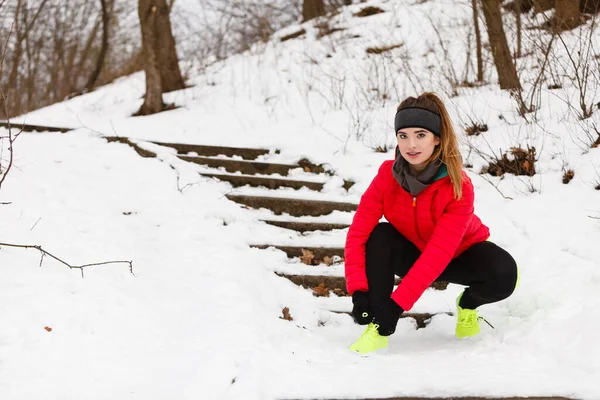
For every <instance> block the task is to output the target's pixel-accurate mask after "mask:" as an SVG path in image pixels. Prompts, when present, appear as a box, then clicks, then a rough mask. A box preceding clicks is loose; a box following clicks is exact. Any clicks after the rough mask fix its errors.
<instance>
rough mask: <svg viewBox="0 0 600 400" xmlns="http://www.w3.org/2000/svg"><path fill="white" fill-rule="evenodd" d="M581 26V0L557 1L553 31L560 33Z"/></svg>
mask: <svg viewBox="0 0 600 400" xmlns="http://www.w3.org/2000/svg"><path fill="white" fill-rule="evenodd" d="M579 24H580V18H579V0H556V7H555V9H554V18H553V19H552V29H553V30H554V32H555V33H560V32H562V31H566V30H569V29H573V28H575V27H577V26H579Z"/></svg>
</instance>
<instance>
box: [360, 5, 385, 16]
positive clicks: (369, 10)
mask: <svg viewBox="0 0 600 400" xmlns="http://www.w3.org/2000/svg"><path fill="white" fill-rule="evenodd" d="M383 12H385V11H383V10H382V9H381V8H379V7H372V6H369V7H365V8H363V9H362V10H360V11H359V12H357V13H356V14H354V16H355V17H359V18H364V17H369V16H371V15H375V14H381V13H383Z"/></svg>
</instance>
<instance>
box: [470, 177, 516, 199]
mask: <svg viewBox="0 0 600 400" xmlns="http://www.w3.org/2000/svg"><path fill="white" fill-rule="evenodd" d="M477 176H479V177H481V178H482V179H483V180H485V181H486V182H487V183H489V184H490V185H492V186H493V187H494V189H496V190H497V191H498V193H500V196H502V197H504V199H505V200H514V199H513V198H512V197H509V196H505V195H504V193H502V192H501V191H500V189H498V186H497V185H494V183H493V182H492V181H491V180H490V179H488V178H487V177H486V176H484V175H483V174H477Z"/></svg>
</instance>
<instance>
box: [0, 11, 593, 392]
mask: <svg viewBox="0 0 600 400" xmlns="http://www.w3.org/2000/svg"><path fill="white" fill-rule="evenodd" d="M442 4H444V3H443V2H442V1H438V0H435V1H430V2H426V3H418V2H417V3H415V4H408V3H399V2H381V1H370V2H368V3H365V4H363V5H353V6H350V7H347V8H345V9H344V10H343V11H342V12H341V13H340V14H339V15H337V16H336V17H334V19H333V20H332V21H333V22H332V25H336V26H338V25H339V26H340V27H345V28H347V30H346V31H340V32H335V33H333V34H332V35H331V36H327V37H325V38H322V39H320V40H318V39H317V38H316V36H315V35H316V28H314V27H313V26H312V25H311V23H305V24H303V25H302V26H303V27H304V28H305V29H306V30H307V34H306V35H305V37H304V38H299V39H294V40H290V41H286V42H282V43H280V42H279V41H278V40H273V41H272V42H270V43H269V44H267V45H260V46H257V48H254V49H252V51H250V52H248V53H247V54H243V55H237V56H233V57H230V58H229V59H228V60H226V61H225V62H223V63H220V64H217V65H215V66H213V67H211V68H209V69H208V70H207V71H206V72H205V73H202V74H201V73H199V72H198V73H196V74H192V75H191V81H190V83H191V84H193V85H194V86H192V87H190V88H188V89H185V90H181V91H178V92H174V93H170V94H168V95H166V96H165V100H166V101H168V102H174V103H175V104H176V105H178V106H179V108H178V109H176V110H173V111H169V112H165V113H161V114H157V115H153V116H149V117H136V118H132V117H130V115H131V114H132V113H133V112H135V111H136V110H137V109H138V108H139V106H140V104H141V102H142V96H143V91H144V75H143V73H138V74H134V75H132V76H129V77H126V78H123V79H120V80H119V81H117V82H114V83H112V84H110V85H107V86H105V87H103V88H100V89H99V90H97V91H95V92H93V93H89V94H86V95H83V96H79V97H76V98H72V99H70V100H67V101H64V102H62V103H58V104H55V105H52V106H49V107H46V108H44V109H41V110H38V111H35V112H32V113H30V114H28V115H26V116H21V117H18V118H15V121H24V122H26V123H30V124H45V125H50V126H66V127H72V128H74V130H72V131H70V132H68V133H66V134H58V133H32V134H29V133H23V134H21V136H20V137H19V138H18V140H17V141H16V143H15V146H14V151H15V167H14V169H13V170H12V171H11V172H10V174H9V175H8V177H7V180H6V181H5V182H4V184H3V186H2V188H1V190H0V202H10V204H7V205H1V206H0V242H6V243H19V244H32V245H33V244H35V245H41V246H42V247H43V248H44V249H45V250H47V251H49V252H50V253H52V254H53V255H56V256H57V257H59V258H61V259H63V260H64V261H66V262H68V263H71V264H86V263H95V262H102V261H111V260H125V261H130V260H131V261H133V274H131V273H130V271H129V267H128V265H127V264H126V263H124V264H113V265H103V266H96V267H89V268H86V269H85V270H84V278H83V279H82V277H81V273H80V271H79V270H69V268H67V267H66V266H65V265H62V264H60V263H59V262H57V261H56V260H52V259H50V258H48V257H46V258H44V259H43V262H42V265H41V266H40V254H39V252H37V251H36V250H34V249H17V248H11V247H5V246H0V265H1V268H0V393H2V399H10V400H12V399H32V398H44V399H81V398H85V399H114V398H118V399H121V398H128V399H138V398H139V399H145V400H147V399H163V398H174V399H192V398H193V399H197V398H202V399H225V398H227V399H280V398H306V399H309V398H367V397H393V396H423V397H425V396H427V397H432V396H439V397H448V396H494V397H499V396H544V395H546V396H550V395H555V396H567V397H572V398H578V399H590V400H597V399H600V387H599V386H598V384H597V382H598V380H599V379H600V345H598V342H597V336H598V335H597V332H598V329H599V328H600V323H599V322H598V319H597V316H598V310H599V308H600V297H599V296H598V295H597V293H598V289H599V288H600V261H598V260H599V258H598V243H599V239H600V224H599V222H598V221H597V220H595V219H594V218H590V217H600V201H599V200H600V191H597V190H594V186H596V185H598V184H600V150H599V149H597V148H596V149H589V144H590V143H591V141H590V140H589V139H590V137H589V136H588V135H587V134H586V129H589V127H590V126H592V124H593V123H596V124H597V123H598V122H599V120H598V118H599V115H600V114H599V113H598V112H597V111H596V112H595V113H594V115H593V116H592V117H591V118H590V119H588V120H586V121H581V120H579V119H577V117H576V116H575V115H574V114H573V111H572V110H570V109H569V107H568V106H567V105H566V104H565V102H564V101H563V99H565V98H567V97H572V98H574V99H577V97H575V96H576V93H577V88H575V87H573V86H572V85H570V83H569V81H568V80H567V79H565V82H564V87H563V89H561V90H559V91H550V90H545V89H544V90H542V92H541V95H540V108H539V110H538V111H537V113H536V117H537V119H536V120H533V119H532V116H530V117H529V121H525V120H524V119H522V118H521V117H519V116H518V115H517V113H516V106H515V103H514V100H512V99H511V98H510V96H509V95H508V94H507V93H505V92H502V91H500V90H499V88H498V87H497V85H493V84H490V85H486V86H483V87H481V88H477V89H474V88H460V89H459V94H458V96H455V97H450V96H449V94H451V91H452V89H451V88H450V87H449V84H448V82H447V81H446V79H445V78H444V76H446V75H445V71H446V70H445V68H447V64H446V63H445V61H443V59H444V54H443V50H442V49H441V47H440V44H439V40H438V38H437V36H436V34H435V32H434V31H433V30H432V28H431V22H430V19H431V20H433V21H440V22H441V23H440V24H439V26H438V29H440V32H441V34H442V35H443V37H444V38H445V40H446V42H447V43H446V45H447V46H448V47H447V50H448V53H449V54H451V55H452V56H453V57H457V60H456V61H455V65H456V73H457V75H458V76H461V77H462V76H463V75H464V71H463V70H462V69H463V66H464V55H465V54H466V51H465V48H464V46H465V44H464V42H465V40H464V37H466V35H467V33H466V32H467V31H468V29H469V26H468V24H467V22H468V21H469V19H470V15H471V14H470V9H469V8H468V4H467V2H463V3H460V4H457V6H456V7H455V8H453V9H452V10H453V11H452V12H451V13H449V12H447V10H448V7H445V8H443V9H442V7H440V5H442ZM364 5H377V6H380V7H381V8H383V9H385V10H386V11H387V13H384V14H379V15H376V16H372V17H368V18H355V17H352V14H353V13H354V12H356V11H357V10H358V9H360V8H361V7H363V6H364ZM406 15H408V16H409V17H406ZM414 21H419V23H415V22H414ZM461 21H463V22H464V23H461ZM465 21H467V22H465ZM398 25H400V28H398ZM296 28H298V26H296V27H290V28H288V29H285V30H283V31H281V32H278V33H277V34H276V36H277V35H279V36H284V35H285V34H288V33H290V32H291V31H293V30H294V29H296ZM357 33H358V34H360V35H361V38H357V39H351V38H350V37H351V36H352V35H353V34H357ZM578 34H579V33H577V32H575V33H573V35H578ZM279 36H277V37H279ZM597 39H598V36H597V35H596V36H595V40H596V41H597ZM396 41H402V42H403V43H404V46H402V47H401V48H399V49H397V50H396V51H397V53H393V54H394V55H395V56H397V57H388V58H385V57H384V58H383V61H382V57H380V58H377V57H376V56H370V55H366V53H365V52H364V49H365V48H366V47H367V46H372V45H378V46H379V45H389V44H393V43H395V42H396ZM527 46H533V45H532V44H531V43H530V41H526V42H525V44H524V47H525V48H527ZM430 50H431V51H430ZM328 54H329V55H330V56H331V57H327V55H328ZM403 55H404V56H409V62H410V63H412V64H410V66H411V67H410V68H408V67H406V65H407V64H398V62H399V61H398V60H402V59H403V58H402V56H403ZM311 60H313V61H311ZM315 62H316V63H315ZM377 68H380V69H377ZM386 68H387V69H386ZM394 68H395V70H394ZM377 71H379V72H381V74H380V75H376V74H375V72H377ZM392 71H396V73H394V74H392V76H393V79H392V78H389V76H390V74H391V72H392ZM398 71H400V72H398ZM384 72H385V73H388V74H387V76H388V78H389V79H388V80H386V79H384V76H386V74H385V73H384ZM446 72H447V71H446ZM471 73H472V72H471ZM488 74H489V75H490V76H489V77H488V78H487V79H489V80H492V81H494V79H495V78H494V77H493V75H494V74H493V73H492V72H491V69H489V70H488ZM523 74H524V76H534V75H535V74H534V73H533V72H529V70H525V72H523ZM527 74H530V75H527ZM390 79H391V80H390ZM524 79H525V78H524ZM526 79H529V78H526ZM528 82H530V81H528ZM591 84H592V85H593V88H591V89H590V91H591V92H593V91H594V90H597V88H598V82H597V81H595V80H594V81H592V82H591ZM524 86H525V90H526V91H527V90H530V86H528V84H525V85H524ZM369 88H375V89H377V90H379V92H376V91H370V90H369ZM421 89H427V90H437V91H439V92H440V93H441V94H442V96H443V97H444V98H445V100H446V101H447V104H448V107H449V110H450V112H451V115H452V117H453V119H454V122H455V126H456V129H457V132H459V135H460V140H461V152H462V155H463V158H464V159H465V161H466V162H468V163H470V164H471V165H473V167H472V168H470V169H468V173H469V175H470V177H471V179H472V181H473V183H474V185H475V189H476V204H475V207H476V213H477V215H478V216H480V217H481V218H482V220H483V221H484V223H485V224H486V225H488V226H489V227H490V228H491V231H492V237H491V239H492V240H493V241H494V242H495V243H497V244H498V245H500V246H502V247H503V248H505V249H506V250H508V251H509V252H510V253H511V254H512V255H513V256H514V257H515V259H516V260H517V261H518V264H519V266H520V271H521V285H520V288H519V289H518V290H517V291H516V292H515V293H514V294H513V295H512V296H511V297H510V298H509V299H507V300H505V301H502V302H499V303H495V304H491V305H486V306H483V307H482V308H481V312H482V314H483V315H484V316H485V317H486V319H487V320H489V321H490V322H491V323H492V324H493V325H494V327H495V329H494V330H492V329H491V328H489V327H487V325H485V324H484V325H483V327H482V334H481V335H479V336H478V337H475V338H472V339H471V340H463V341H459V340H457V339H455V337H454V324H455V321H454V319H453V317H452V316H449V315H445V314H440V315H436V316H435V317H433V319H432V321H431V323H430V324H429V325H428V326H427V328H425V329H419V330H416V329H415V326H414V322H413V321H412V320H410V319H401V321H400V322H399V324H398V329H397V332H396V334H394V335H393V336H392V337H391V339H390V346H389V348H388V349H387V350H385V351H384V352H382V353H381V354H373V355H371V356H369V357H360V356H357V355H355V354H352V353H350V351H349V350H348V346H349V345H350V344H351V343H352V342H353V341H354V340H355V339H356V338H358V336H359V335H360V333H361V332H362V327H360V326H358V325H356V324H354V322H353V321H352V320H351V318H350V316H348V315H346V314H339V313H333V312H332V311H349V310H350V309H351V303H350V299H349V298H341V297H336V296H331V297H330V298H316V297H314V296H312V294H311V293H310V291H308V290H305V289H302V288H301V287H298V286H297V285H295V284H293V283H292V282H290V281H288V280H286V279H284V278H280V277H277V276H276V275H275V274H274V272H275V271H276V272H285V273H307V274H310V273H313V274H327V275H333V276H342V275H343V266H342V265H335V266H332V267H325V266H319V267H308V266H305V265H303V264H300V263H299V262H298V261H297V260H296V261H293V260H288V259H287V257H286V256H285V254H284V253H283V252H281V251H278V250H275V249H273V248H272V249H267V250H259V249H255V248H251V247H250V245H253V244H263V243H268V244H280V245H294V246H299V245H313V246H317V245H319V246H335V247H341V246H343V244H344V240H345V232H346V231H345V230H336V231H332V232H315V233H309V234H304V235H302V234H299V233H294V232H291V231H284V230H281V229H280V228H277V227H274V226H271V225H267V224H266V223H264V222H261V221H260V220H261V219H275V220H302V221H316V220H318V221H324V222H335V223H350V222H351V219H352V214H351V213H342V212H336V213H333V214H332V215H330V216H326V217H320V218H317V217H302V218H292V217H287V216H273V215H272V214H271V213H270V212H268V211H266V210H248V209H244V208H242V207H240V206H239V205H238V204H236V203H233V202H231V201H229V200H227V198H226V197H225V195H227V194H254V195H264V196H277V197H297V198H305V199H321V200H323V199H327V200H331V201H344V202H350V203H358V202H359V201H360V196H361V195H362V193H363V192H364V190H365V189H366V187H367V186H368V184H369V183H370V181H371V179H372V178H373V176H374V175H375V173H376V172H377V169H378V167H379V165H380V164H381V163H382V162H383V161H384V160H387V159H390V158H392V157H393V150H392V149H393V143H394V137H393V133H392V129H391V126H392V121H393V114H394V110H395V107H396V105H397V102H398V101H399V100H400V99H402V98H404V97H405V96H407V95H412V94H414V93H415V90H416V91H419V90H421ZM384 90H385V91H389V92H388V95H389V99H387V100H386V99H383V98H382V97H381V95H380V94H381V92H382V91H384ZM377 93H379V94H377ZM565 96H566V97H565ZM575 104H577V101H575ZM500 116H502V118H500ZM471 119H472V120H475V121H480V122H483V123H486V124H488V127H489V130H488V131H487V132H484V133H483V134H481V135H479V136H476V137H466V136H465V135H464V133H463V132H464V130H463V128H464V127H465V126H466V125H467V124H468V123H469V122H470V120H471ZM592 132H593V131H592ZM6 133H7V131H6V130H1V131H0V134H2V135H6ZM104 135H106V136H115V135H118V136H125V137H130V138H131V139H132V140H134V141H135V142H136V143H139V144H140V146H142V147H144V148H147V149H149V150H152V151H156V152H157V153H158V157H157V158H141V157H139V156H138V155H137V154H136V153H135V151H134V150H133V149H131V148H130V147H129V146H127V145H124V144H119V143H108V142H107V141H106V140H104V139H102V138H101V136H104ZM150 140H152V141H162V142H185V143H198V144H208V145H221V146H233V147H245V146H246V147H253V148H265V149H269V150H270V153H269V154H267V155H265V156H263V157H261V160H262V161H265V162H274V163H284V164H289V163H294V162H297V161H298V160H300V159H302V158H308V159H310V160H311V161H312V162H313V163H316V164H319V163H324V164H326V165H327V166H328V168H330V169H331V170H332V171H334V172H335V176H329V175H325V174H321V175H311V174H308V173H306V172H303V171H301V170H295V171H293V172H292V174H291V175H290V176H289V177H287V178H289V179H302V180H305V179H306V180H311V181H317V182H325V183H326V186H325V189H324V190H323V191H322V192H321V193H314V192H311V191H309V190H306V189H301V190H297V191H296V190H291V189H279V190H274V191H269V190H266V189H256V188H248V187H242V188H232V187H231V185H229V184H228V183H225V182H219V181H216V180H213V179H211V178H206V177H202V176H200V175H199V173H200V172H208V171H209V169H207V168H205V167H202V166H200V165H196V164H192V163H187V162H184V161H182V160H179V159H177V157H176V156H175V152H174V151H173V150H172V149H168V148H164V147H159V146H155V145H152V144H149V143H147V141H150ZM379 145H382V146H384V145H386V146H387V148H391V149H390V150H388V151H387V152H386V153H377V152H375V151H374V148H376V147H377V146H379ZM472 145H474V146H478V147H479V148H480V149H481V150H482V154H480V155H479V154H477V153H475V152H473V151H470V150H469V146H472ZM517 145H518V146H522V147H526V146H527V145H530V146H535V147H536V150H537V155H538V157H539V161H538V162H537V163H536V169H537V171H538V173H537V174H536V175H534V176H533V177H515V176H510V175H507V176H505V177H504V178H498V177H491V176H489V175H479V172H480V170H481V168H482V167H483V166H485V165H487V162H488V159H489V157H490V156H491V155H492V154H496V155H499V154H500V153H499V151H500V149H502V151H506V150H507V149H508V148H510V147H512V146H517ZM276 149H278V150H280V152H279V153H276V152H275V150H276ZM6 154H7V153H6V149H5V150H4V153H3V157H6ZM565 168H572V169H573V170H574V171H575V178H574V179H573V180H572V181H571V182H570V183H569V184H568V185H564V184H562V183H561V179H562V174H563V170H564V169H565ZM343 179H347V180H353V181H355V182H356V184H355V185H354V186H353V187H352V188H351V189H350V190H349V191H346V190H345V189H343V188H342V185H343ZM311 271H312V272H311ZM461 290H462V287H460V286H458V285H450V286H449V288H448V289H447V290H446V291H435V290H428V291H427V292H426V293H425V294H424V296H423V297H422V298H421V299H420V300H419V302H418V303H417V304H416V305H415V307H414V309H413V310H411V312H430V313H444V312H448V311H452V310H453V307H454V301H455V299H456V296H457V295H458V294H459V293H460V291H461ZM283 307H289V309H290V313H291V315H292V317H293V318H294V320H293V321H285V320H283V319H280V318H279V317H280V316H281V315H282V314H281V311H282V309H283ZM45 327H49V328H52V330H51V331H50V332H48V331H47V330H46V329H44V328H45Z"/></svg>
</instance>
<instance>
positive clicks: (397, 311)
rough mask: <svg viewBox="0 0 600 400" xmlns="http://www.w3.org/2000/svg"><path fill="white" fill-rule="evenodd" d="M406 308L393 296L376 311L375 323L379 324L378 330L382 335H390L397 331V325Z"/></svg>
mask: <svg viewBox="0 0 600 400" xmlns="http://www.w3.org/2000/svg"><path fill="white" fill-rule="evenodd" d="M403 312H404V310H403V309H402V307H400V306H399V305H398V303H396V302H395V301H394V300H393V299H392V298H391V297H390V298H389V299H387V300H386V302H385V303H383V304H382V305H381V307H379V310H377V311H376V312H375V318H374V319H373V323H374V324H377V325H379V328H377V330H378V331H379V334H380V335H381V336H390V335H391V334H392V333H394V332H396V325H397V324H398V320H399V319H400V315H402V313H403Z"/></svg>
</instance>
